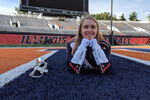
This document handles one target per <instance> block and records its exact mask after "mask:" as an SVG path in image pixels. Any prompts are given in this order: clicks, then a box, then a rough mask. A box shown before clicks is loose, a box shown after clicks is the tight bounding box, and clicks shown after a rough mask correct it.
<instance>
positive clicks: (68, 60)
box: [66, 43, 73, 66]
mask: <svg viewBox="0 0 150 100" xmlns="http://www.w3.org/2000/svg"><path fill="white" fill-rule="evenodd" d="M70 44H71V43H67V44H66V61H67V62H66V63H67V66H68V65H69V63H70V62H71V59H72V57H73V55H71V52H72V48H71V46H70Z"/></svg>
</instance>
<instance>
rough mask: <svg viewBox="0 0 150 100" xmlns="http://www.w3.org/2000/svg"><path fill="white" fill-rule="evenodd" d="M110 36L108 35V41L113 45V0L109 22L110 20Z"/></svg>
mask: <svg viewBox="0 0 150 100" xmlns="http://www.w3.org/2000/svg"><path fill="white" fill-rule="evenodd" d="M110 27H111V29H110V36H109V42H110V44H111V45H114V41H113V40H114V39H113V30H112V27H113V0H111V22H110Z"/></svg>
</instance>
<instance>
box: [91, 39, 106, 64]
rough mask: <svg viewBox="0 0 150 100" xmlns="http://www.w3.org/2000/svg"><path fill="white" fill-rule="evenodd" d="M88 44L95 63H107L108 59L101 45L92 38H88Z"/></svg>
mask: <svg viewBox="0 0 150 100" xmlns="http://www.w3.org/2000/svg"><path fill="white" fill-rule="evenodd" d="M89 44H90V46H91V47H92V49H93V56H94V58H95V61H96V63H97V65H100V64H101V63H107V62H108V59H107V57H106V55H105V53H104V51H103V50H102V48H101V46H100V45H99V44H98V43H97V40H96V39H92V40H90V43H89Z"/></svg>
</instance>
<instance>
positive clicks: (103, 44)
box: [99, 41, 111, 59]
mask: <svg viewBox="0 0 150 100" xmlns="http://www.w3.org/2000/svg"><path fill="white" fill-rule="evenodd" d="M99 45H100V46H101V48H102V50H103V51H104V53H105V55H106V57H107V58H108V59H109V56H110V53H111V46H110V44H109V43H108V42H107V41H100V42H99Z"/></svg>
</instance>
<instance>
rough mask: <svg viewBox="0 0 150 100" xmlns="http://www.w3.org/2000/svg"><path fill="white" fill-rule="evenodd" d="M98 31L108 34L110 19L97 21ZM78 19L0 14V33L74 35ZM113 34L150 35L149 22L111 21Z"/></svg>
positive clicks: (76, 30)
mask: <svg viewBox="0 0 150 100" xmlns="http://www.w3.org/2000/svg"><path fill="white" fill-rule="evenodd" d="M98 23H99V26H100V31H101V32H102V33H103V34H104V35H109V34H110V27H111V26H110V21H102V20H99V21H98ZM78 26H79V21H77V20H76V19H65V20H58V18H50V17H39V16H27V15H24V16H21V15H13V16H10V15H0V33H2V32H18V33H19V32H21V33H23V32H27V33H29V34H30V33H37V34H43V33H46V34H66V35H75V34H76V33H77V32H78ZM112 29H113V31H114V35H115V36H150V22H142V21H136V22H135V21H134V22H133V21H132V22H131V21H113V28H112Z"/></svg>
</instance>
